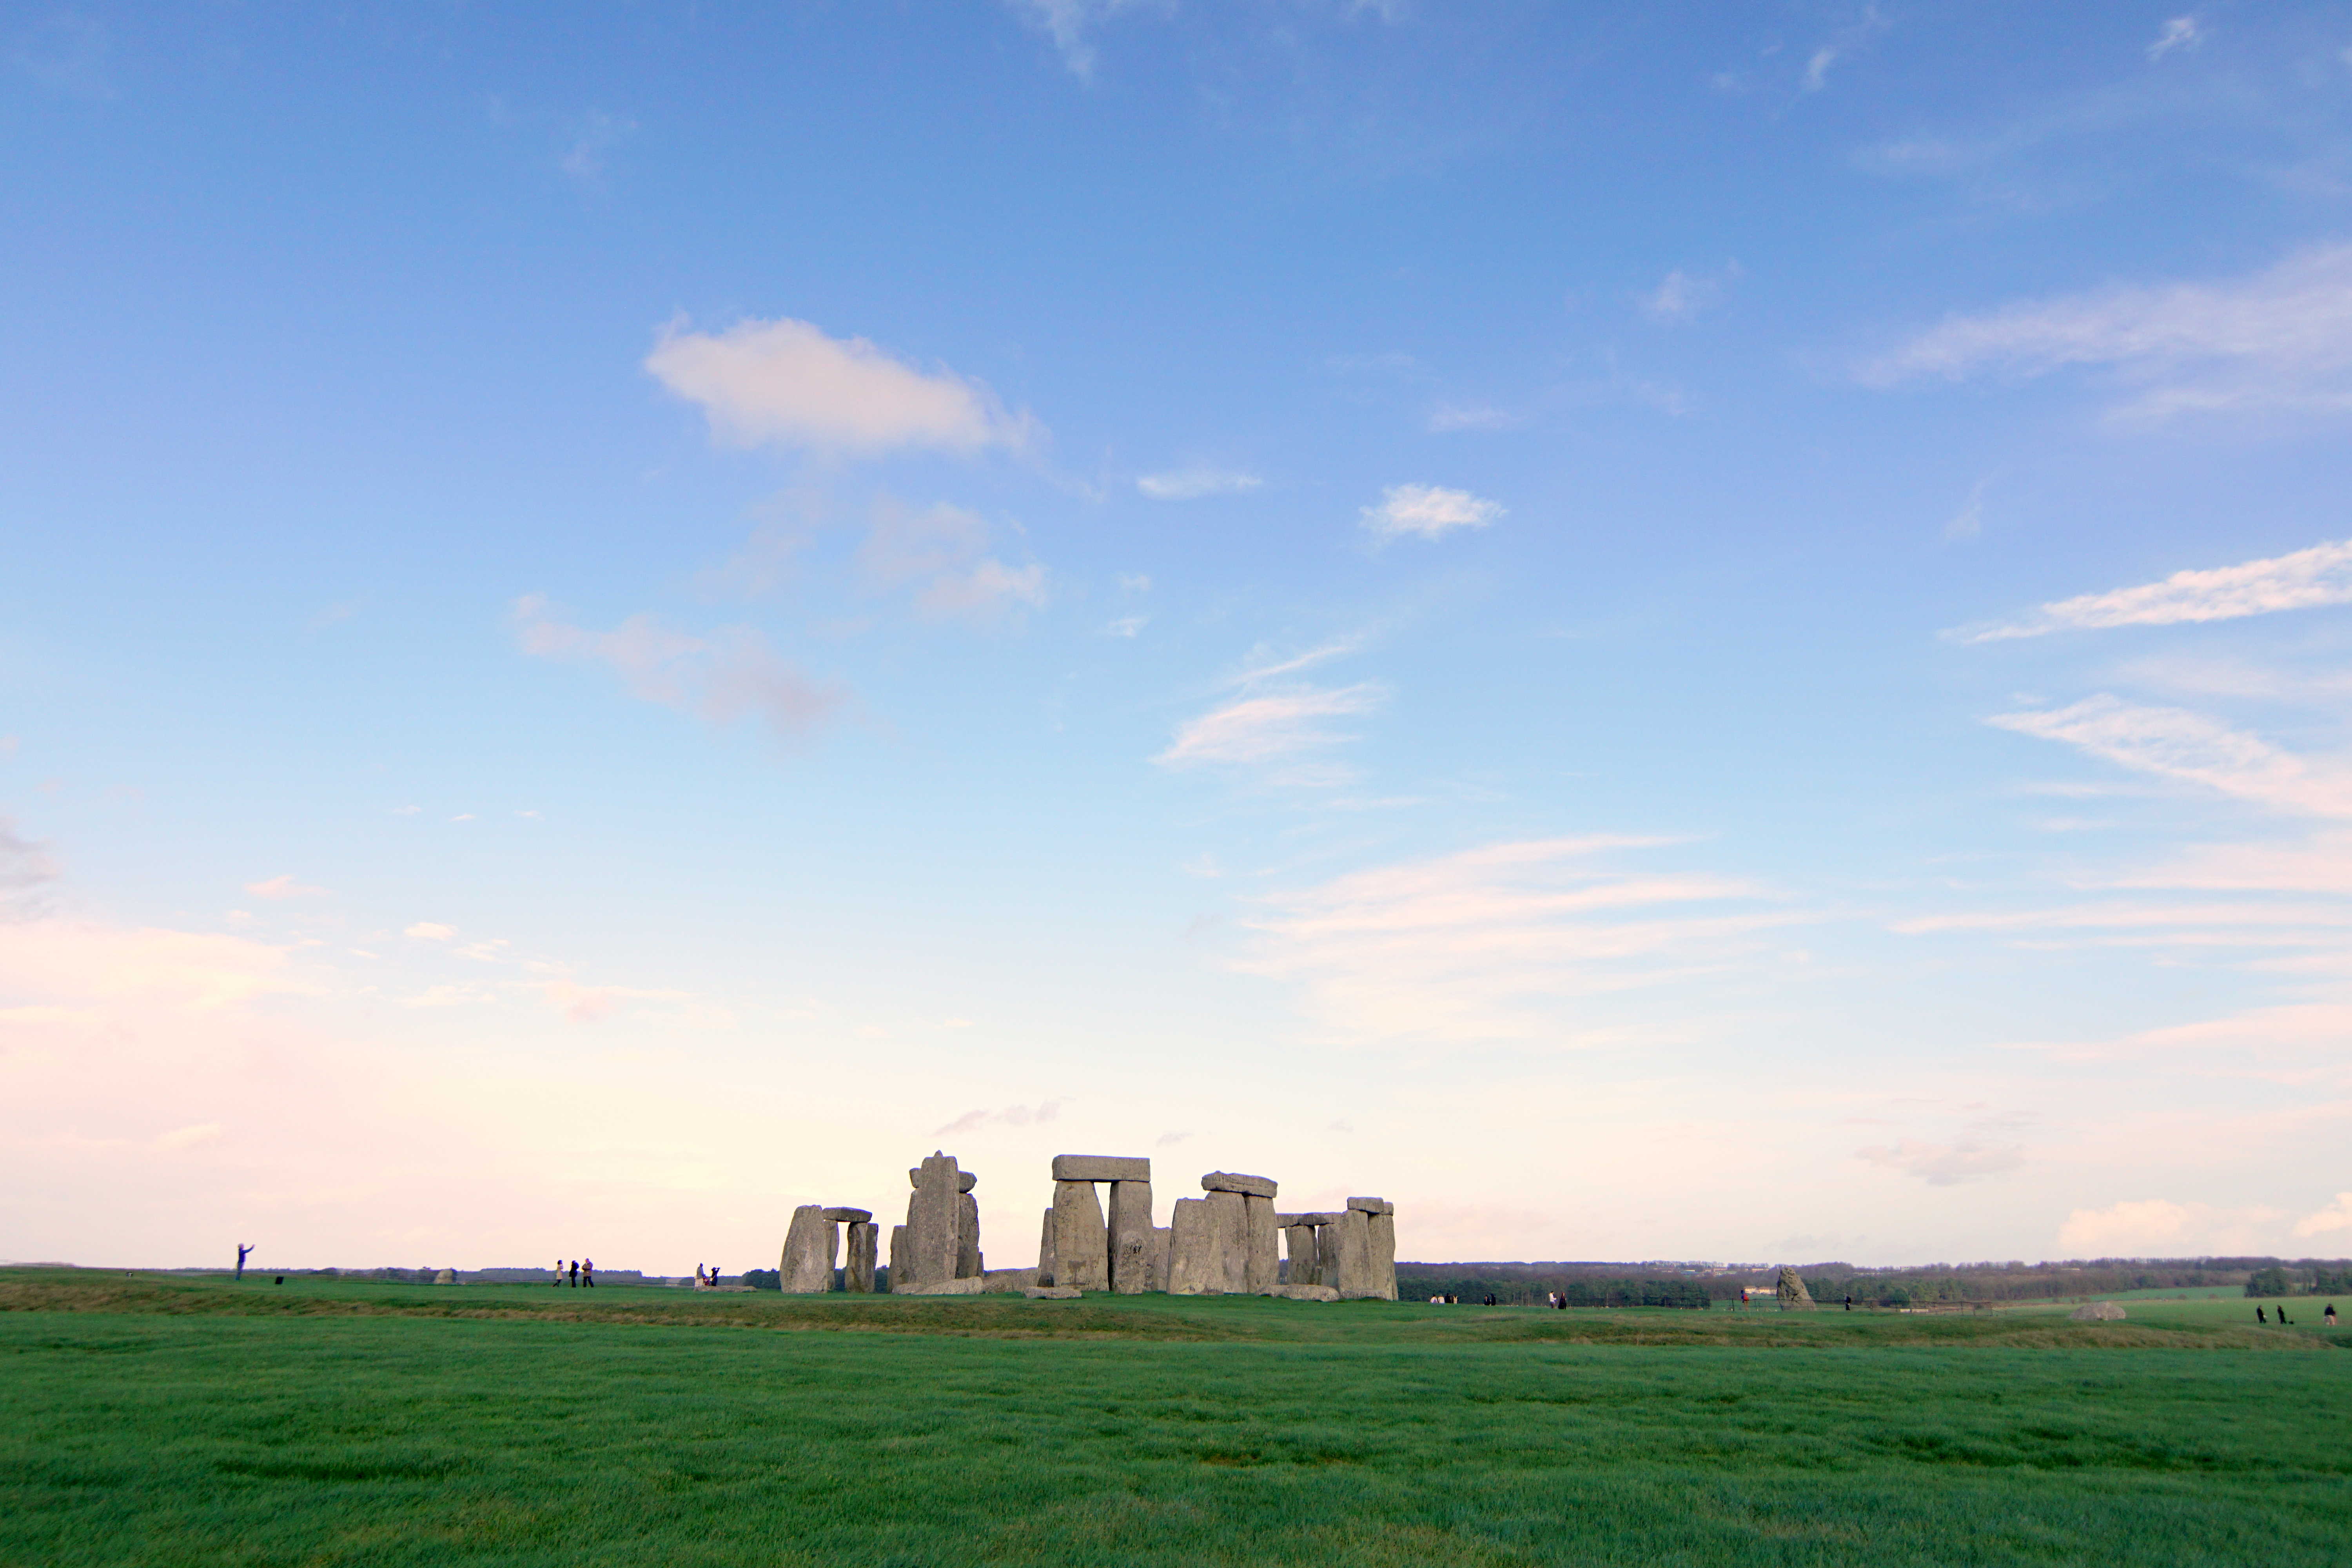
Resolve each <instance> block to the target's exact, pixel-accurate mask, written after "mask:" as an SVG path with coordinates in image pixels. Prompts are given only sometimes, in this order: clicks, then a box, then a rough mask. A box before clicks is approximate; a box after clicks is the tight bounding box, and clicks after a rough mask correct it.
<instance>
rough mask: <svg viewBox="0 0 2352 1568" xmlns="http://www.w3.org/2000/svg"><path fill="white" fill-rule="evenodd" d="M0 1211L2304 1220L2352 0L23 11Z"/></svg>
mask: <svg viewBox="0 0 2352 1568" xmlns="http://www.w3.org/2000/svg"><path fill="white" fill-rule="evenodd" d="M0 117H4V119H0V122H4V123H5V135H6V142H7V145H8V146H9V148H10V157H9V158H8V160H7V161H6V162H5V165H0V202H5V213H6V230H5V232H6V234H7V242H6V243H5V245H0V321H5V331H0V344H5V352H0V410H5V416H4V417H0V529H5V540H6V555H5V561H6V568H5V572H0V908H5V916H0V1188H5V1191H6V1192H7V1194H9V1198H8V1202H7V1203H6V1204H5V1205H0V1258H15V1259H20V1260H29V1259H50V1258H55V1259H63V1260H69V1261H76V1262H82V1263H90V1264H120V1265H137V1264H148V1265H156V1266H164V1265H185V1264H203V1263H212V1262H225V1261H226V1260H228V1259H229V1258H232V1257H233V1247H234V1245H235V1244H236V1242H239V1241H250V1242H255V1243H257V1245H258V1247H259V1248H260V1250H259V1252H258V1254H257V1257H258V1258H260V1259H262V1260H264V1261H266V1262H268V1263H271V1264H276V1265H279V1266H288V1267H292V1266H323V1265H335V1266H369V1265H376V1264H402V1265H408V1266H418V1265H431V1266H435V1267H447V1266H457V1267H468V1268H471V1267H482V1266H491V1265H501V1264H527V1263H533V1262H540V1261H544V1260H548V1259H551V1258H555V1257H557V1256H558V1255H562V1256H565V1257H575V1256H579V1255H582V1254H583V1253H585V1254H587V1255H590V1256H593V1257H594V1258H596V1259H597V1260H598V1261H599V1263H600V1264H604V1265H606V1266H609V1267H619V1268H645V1269H646V1270H648V1271H653V1272H667V1273H677V1274H682V1273H684V1272H685V1271H686V1270H687V1269H688V1268H691V1267H692V1266H693V1265H695V1264H696V1263H697V1262H705V1263H708V1262H712V1261H717V1262H719V1263H721V1264H723V1265H724V1266H726V1267H727V1268H730V1270H733V1269H736V1268H744V1267H751V1266H760V1265H765V1266H772V1264H773V1261H774V1255H775V1252H776V1249H777V1247H778V1246H779V1245H780V1244H781V1242H782V1236H783V1231H784V1226H785V1223H786V1221H787V1219H788V1218H789V1215H790V1213H791V1210H792V1208H793V1205H797V1204H801V1203H826V1204H849V1205H861V1206H866V1207H871V1208H874V1209H876V1210H877V1211H880V1212H881V1213H882V1214H883V1215H885V1216H887V1217H896V1216H897V1215H899V1214H901V1213H902V1212H903V1209H904V1205H905V1196H906V1192H907V1188H906V1184H905V1183H906V1177H905V1174H904V1173H905V1172H906V1170H907V1168H908V1166H909V1165H911V1164H913V1163H915V1162H916V1161H917V1160H918V1159H919V1158H920V1157H921V1156H922V1155H924V1154H928V1153H929V1152H931V1151H932V1150H934V1149H944V1150H945V1151H947V1152H950V1153H954V1154H956V1155H958V1156H959V1157H960V1158H961V1160H962V1162H963V1163H964V1164H965V1166H966V1167H967V1168H969V1169H972V1170H975V1171H977V1172H978V1173H979V1174H980V1184H979V1186H978V1189H977V1192H978V1195H979V1197H980V1199H981V1200H982V1213H983V1223H984V1233H985V1234H984V1245H985V1247H986V1249H987V1251H988V1254H989V1260H990V1262H991V1264H992V1265H995V1266H1006V1265H1024V1264H1026V1263H1028V1262H1030V1261H1031V1260H1032V1259H1033V1258H1034V1249H1035V1245H1036V1243H1035V1237H1036V1236H1037V1224H1038V1215H1039V1212H1040V1210H1041V1209H1042V1208H1043V1207H1044V1205H1045V1204H1046V1203H1047V1202H1048V1201H1049V1199H1050V1196H1051V1192H1050V1181H1049V1175H1048V1169H1047V1162H1048V1160H1049V1159H1050V1157H1051V1156H1052V1155H1053V1154H1055V1153H1056V1152H1089V1153H1108V1154H1148V1155H1150V1157H1151V1158H1152V1159H1153V1161H1154V1162H1155V1168H1156V1172H1157V1175H1158V1182H1157V1187H1158V1196H1159V1216H1158V1217H1159V1219H1160V1223H1162V1224H1165V1223H1166V1215H1167V1205H1168V1203H1169V1202H1170V1200H1171V1198H1173V1197H1177V1196H1182V1195H1185V1194H1188V1193H1192V1192H1194V1191H1196V1190H1197V1188H1196V1185H1195V1183H1196V1178H1197V1177H1198V1176H1199V1174H1200V1173H1202V1172H1204V1171H1209V1170H1213V1169H1224V1170H1237V1171H1247V1172H1253V1173H1264V1174H1265V1175H1269V1176H1272V1177H1274V1178H1276V1180H1277V1181H1279V1182H1280V1183H1282V1184H1283V1197H1282V1199H1281V1200H1280V1201H1281V1203H1282V1205H1283V1206H1285V1207H1294V1206H1295V1207H1300V1208H1309V1207H1325V1206H1332V1205H1337V1204H1338V1203H1339V1201H1340V1200H1341V1199H1342V1198H1344V1197H1345V1196H1347V1195H1348V1194H1381V1195H1384V1196H1387V1197H1389V1198H1391V1200H1393V1201H1394V1202H1395V1203H1396V1204H1397V1205H1398V1226H1399V1245H1400V1254H1401V1256H1403V1257H1407V1258H1426V1259H1448V1258H1465V1259H1466V1258H1529V1259H1535V1258H1632V1259H1641V1258H1686V1259H1713V1260H1726V1261H1730V1260H1739V1261H1752V1262H1793V1261H1811V1260H1820V1259H1827V1258H1845V1259H1849V1260H1851V1261H1854V1262H1858V1263H1880V1264H1885V1263H1906V1262H1923V1261H1929V1260H1935V1259H1975V1258H2069V1257H2095V1256H2183V1255H2194V1254H2200V1253H2215V1252H2227V1253H2248V1252H2270V1253H2281V1254H2285V1255H2288V1256H2326V1257H2336V1256H2342V1255H2345V1254H2347V1253H2352V1166H2347V1162H2346V1159H2345V1156H2344V1153H2343V1151H2344V1149H2345V1147H2346V1145H2347V1131H2352V1055H2348V1054H2347V1045H2352V945H2347V935H2352V735H2347V720H2352V515H2347V508H2346V505H2345V499H2344V498H2345V495H2346V493H2347V479H2352V446H2347V435H2352V6H2347V5H2284V6H2258V5H2210V6H2202V7H2199V8H2196V9H2192V10H2182V9H2180V8H2179V5H2178V4H2177V0H2173V3H2168V4H2162V5H2153V6H2137V5H2116V6H2105V7H2086V8H2083V9H2081V10H2077V9H2075V8H2073V7H2050V6H2044V5H1948V4H1946V5H1898V4H1889V3H1881V4H1874V5H1845V4H1823V5H1761V6H1729V5H1673V6H1655V7H1643V8H1641V9H1640V10H1639V11H1638V13H1636V14H1628V13H1627V12H1626V10H1625V8H1623V7H1611V6H1565V5H1513V4H1507V3H1499V0H1498V3H1496V4H1493V5H1475V6H1474V5H1444V4H1439V3H1437V0H1389V3H1386V4H1381V3H1367V0H1358V3H1354V4H1349V3H1346V0H1231V3H1213V0H1161V3H1156V4H1146V3H1134V4H1121V3H1118V0H1011V3H1001V0H970V3H964V4H947V5H923V6H849V5H822V4H808V5H765V6H755V5H718V6H711V5H682V4H676V3H671V0H651V3H647V4H643V5H633V6H598V7H589V8H585V9H582V8H563V9H561V10H558V9H555V8H538V7H526V6H504V7H501V6H475V5H425V6H417V5H397V6H395V5H378V4H370V3H362V4H358V5H349V6H343V7H337V8H334V9H332V10H331V11H320V10H317V9H315V8H307V7H296V6H287V5H258V6H247V7H221V6H212V5H165V6H130V5H119V4H108V3H104V0H100V3H97V4H87V5H73V6H69V7H47V6H38V5H37V6H33V7H29V8H20V9H18V10H16V11H14V12H13V13H11V15H10V17H9V19H7V20H6V21H5V22H0Z"/></svg>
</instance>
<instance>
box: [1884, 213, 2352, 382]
mask: <svg viewBox="0 0 2352 1568" xmlns="http://www.w3.org/2000/svg"><path fill="white" fill-rule="evenodd" d="M2068 366H2094V367H2101V368H2105V369H2107V370H2110V371H2112V372H2114V373H2115V374H2116V375H2117V376H2118V377H2119V378H2121V379H2123V380H2125V381H2126V382H2129V383H2134V384H2137V386H2138V387H2139V388H2140V390H2139V391H2138V393H2137V395H2136V396H2134V397H2133V398H2132V399H2130V400H2129V401H2127V402H2126V404H2124V405H2121V406H2120V407H2119V408H2118V410H2117V413H2118V415H2119V416H2121V417H2124V418H2126V419H2132V420H2141V421H2157V420H2162V419H2166V418H2169V417H2171V416H2175V415H2180V414H2193V413H2221V412H2231V411H2259V410H2264V409H2270V410H2287V409H2294V410H2308V411H2319V412H2342V411H2344V410H2346V409H2352V245H2332V246H2319V247H2312V248H2309V249H2306V250H2303V251H2299V252H2297V253H2295V254H2294V255H2293V256H2290V257H2288V258H2286V259H2284V260H2283V261H2281V262H2279V263H2278V264H2277V265H2275V266H2273V267H2272V268H2269V269H2268V270H2266V271H2263V272H2259V273H2255V274H2253V275H2252V276H2249V277H2244V278H2240V279H2231V280H2229V281H2226V282H2220V283H2174V284H2167V285H2160V286H2153V287H2150V286H2129V285H2116V286H2112V287H2108V288H2105V289H2092V290H2089V291H2086V292H2083V293H2077V294H2067V295H2061V296H2058V297H2056V298H2053V299H2049V300H2032V301H2026V302H2021V303H2019V304H2014V305H2010V306H2005V307H2003V308H2001V309H2000V310H1991V311H1987V312H1984V313H1981V314H1977V315H1957V316H1952V317H1949V318H1948V319H1947V320H1945V321H1943V322H1941V323H1940V324H1938V325H1937V326H1935V327H1932V328H1930V329H1928V330H1927V331H1924V332H1921V333H1919V334H1918V335H1917V336H1916V337H1914V338H1913V339H1912V340H1911V341H1910V342H1907V343H1906V344H1904V345H1903V346H1902V347H1901V348H1899V349H1897V350H1895V352H1894V353H1891V354H1887V355H1885V356H1884V357H1882V358H1880V359H1878V360H1876V361H1874V362H1872V363H1868V364H1865V365H1864V366H1862V367H1861V369H1860V372H1859V375H1860V379H1861V380H1862V381H1863V382H1864V384H1868V385H1873V386H1881V387H1885V386H1892V385H1895V384H1898V383H1901V382H1905V381H1908V380H1913V379H1916V378H1919V377H1925V376H1939V377H1942V378H1944V379H1946V380H1949V381H1961V380H1966V379H1968V378H1969V377H1970V376H1974V375H1977V374H1983V373H1989V372H2002V373H2006V374H2011V375H2014V376H2020V377H2033V376H2040V375H2046V374H2050V373H2052V372H2053V371H2057V370H2061V369H2063V368H2066V367H2068Z"/></svg>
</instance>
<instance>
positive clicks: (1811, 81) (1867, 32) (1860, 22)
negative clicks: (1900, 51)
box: [1799, 5, 1887, 92]
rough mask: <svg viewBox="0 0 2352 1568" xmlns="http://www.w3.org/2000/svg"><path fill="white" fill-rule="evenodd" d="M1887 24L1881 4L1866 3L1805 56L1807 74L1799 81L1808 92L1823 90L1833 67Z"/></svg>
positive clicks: (1876, 34) (1828, 81)
mask: <svg viewBox="0 0 2352 1568" xmlns="http://www.w3.org/2000/svg"><path fill="white" fill-rule="evenodd" d="M1886 27H1887V22H1886V19H1885V17H1884V16H1880V15H1879V14H1878V7H1877V6H1875V5H1865V6H1864V7H1863V8H1862V15H1861V16H1858V17H1856V18H1855V19H1854V20H1853V22H1852V23H1851V24H1849V25H1848V26H1844V27H1841V28H1840V29H1838V31H1836V32H1835V33H1832V34H1831V35H1830V37H1827V38H1826V39H1824V40H1823V41H1822V43H1821V44H1820V45H1819V46H1818V47H1815V48H1814V50H1813V52H1812V53H1811V55H1808V56H1807V57H1806V58H1805V74H1804V77H1803V79H1802V80H1801V83H1800V84H1799V85H1801V87H1802V88H1803V89H1804V90H1805V91H1807V92H1819V91H1821V90H1822V89H1823V88H1825V87H1827V86H1829V84H1830V71H1831V69H1832V68H1833V67H1835V66H1837V65H1838V64H1839V63H1840V62H1842V61H1843V60H1845V59H1847V58H1851V57H1852V56H1853V54H1854V53H1855V51H1857V50H1859V49H1860V48H1861V47H1863V46H1864V44H1867V43H1868V42H1869V41H1870V40H1871V39H1872V38H1874V37H1877V36H1878V35H1879V34H1880V33H1883V32H1885V30H1886Z"/></svg>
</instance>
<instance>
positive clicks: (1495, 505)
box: [1361, 485, 1503, 542]
mask: <svg viewBox="0 0 2352 1568" xmlns="http://www.w3.org/2000/svg"><path fill="white" fill-rule="evenodd" d="M1502 515H1503V508H1502V505H1501V503H1500V502H1497V501H1491V500H1486V499H1484V498H1483V497H1480V496H1475V495H1472V494H1471V493H1470V492H1469V491H1468V490H1449V489H1444V488H1442V487H1440V486H1437V485H1391V486H1389V488H1388V489H1384V490H1382V491H1381V500H1380V504H1379V505H1377V506H1368V507H1366V508H1364V509H1363V511H1362V513H1361V517H1362V521H1363V525H1364V527H1365V529H1366V530H1367V531H1370V533H1371V535H1372V537H1373V538H1375V539H1378V540H1381V541H1382V542H1387V541H1389V540H1391V539H1402V538H1405V537H1406V536H1408V535H1410V536H1412V537H1413V538H1415V539H1442V538H1444V536H1445V535H1446V534H1449V533H1452V532H1453V531H1455V530H1456V529H1463V528H1485V527H1486V526H1487V525H1488V524H1489V523H1491V522H1493V521H1495V520H1496V518H1498V517H1501V516H1502Z"/></svg>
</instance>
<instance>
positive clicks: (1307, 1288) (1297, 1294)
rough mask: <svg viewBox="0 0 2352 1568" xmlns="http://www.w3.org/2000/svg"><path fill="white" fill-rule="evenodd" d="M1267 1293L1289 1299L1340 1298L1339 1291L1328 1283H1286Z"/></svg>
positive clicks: (1327, 1299) (1334, 1299)
mask: <svg viewBox="0 0 2352 1568" xmlns="http://www.w3.org/2000/svg"><path fill="white" fill-rule="evenodd" d="M1267 1294H1269V1295H1274V1296H1280V1297H1281V1298H1283V1299H1284V1300H1288V1301H1336V1300H1339V1292H1338V1291H1337V1290H1334V1289H1331V1287H1329V1286H1328V1285H1285V1286H1283V1287H1282V1288H1281V1289H1278V1290H1272V1291H1268V1292H1267Z"/></svg>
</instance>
